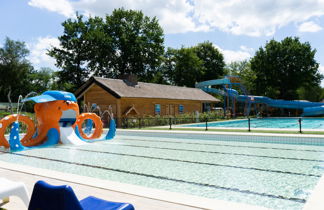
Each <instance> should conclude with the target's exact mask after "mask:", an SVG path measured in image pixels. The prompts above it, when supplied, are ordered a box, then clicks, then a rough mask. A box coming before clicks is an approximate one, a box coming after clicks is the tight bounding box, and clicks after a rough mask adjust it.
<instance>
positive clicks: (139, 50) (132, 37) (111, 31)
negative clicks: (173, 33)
mask: <svg viewBox="0 0 324 210" xmlns="http://www.w3.org/2000/svg"><path fill="white" fill-rule="evenodd" d="M105 32H106V33H107V34H108V36H109V37H111V39H112V42H111V43H112V46H113V47H112V49H113V50H114V51H113V53H112V59H111V68H112V69H113V70H114V71H115V75H114V76H115V77H116V76H118V75H123V74H135V75H137V76H138V78H139V79H140V80H142V81H150V80H151V79H152V78H153V76H154V74H155V73H156V72H157V69H158V67H159V66H160V64H161V59H162V56H163V53H164V46H163V42H164V38H163V30H162V28H161V27H160V25H159V24H158V20H157V19H156V18H155V17H154V18H152V19H151V18H149V17H147V16H144V14H143V13H142V12H139V11H134V10H128V11H126V10H124V9H117V10H114V11H113V13H112V15H111V16H106V23H105ZM102 74H103V75H105V72H102Z"/></svg>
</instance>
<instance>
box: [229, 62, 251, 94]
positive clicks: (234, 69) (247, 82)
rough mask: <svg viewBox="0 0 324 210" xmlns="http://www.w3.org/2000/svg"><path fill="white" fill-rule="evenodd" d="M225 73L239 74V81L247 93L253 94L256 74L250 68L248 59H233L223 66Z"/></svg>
mask: <svg viewBox="0 0 324 210" xmlns="http://www.w3.org/2000/svg"><path fill="white" fill-rule="evenodd" d="M225 74H226V75H234V76H239V77H240V78H241V83H242V84H243V85H244V86H245V87H246V89H247V92H248V93H249V94H255V79H256V75H255V73H254V72H253V71H252V70H251V64H250V62H249V61H247V60H244V61H234V62H231V63H229V64H227V65H226V67H225ZM242 94H243V93H242Z"/></svg>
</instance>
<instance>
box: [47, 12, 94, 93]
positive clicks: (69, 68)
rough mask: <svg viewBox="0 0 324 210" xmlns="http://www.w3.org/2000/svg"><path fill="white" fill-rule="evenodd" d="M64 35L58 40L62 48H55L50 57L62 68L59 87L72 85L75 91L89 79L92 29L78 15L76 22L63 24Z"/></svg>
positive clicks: (59, 74) (68, 21)
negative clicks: (88, 64)
mask: <svg viewBox="0 0 324 210" xmlns="http://www.w3.org/2000/svg"><path fill="white" fill-rule="evenodd" d="M62 25H63V27H64V35H62V36H60V37H59V38H58V39H59V41H60V47H53V48H52V49H51V50H49V52H48V55H50V56H51V57H53V58H55V59H56V66H57V67H60V68H62V70H61V71H59V72H58V77H59V78H60V80H59V81H58V84H59V85H62V86H63V84H65V83H70V84H72V85H71V88H69V89H67V91H73V90H74V89H75V88H76V87H79V86H81V85H82V83H83V82H84V81H85V80H86V79H87V77H88V74H89V72H88V68H87V67H86V62H87V60H88V57H89V56H90V49H91V42H89V41H88V34H87V32H88V31H89V30H90V29H92V28H91V27H90V26H89V24H87V23H86V22H84V21H83V16H82V15H78V14H77V18H76V20H72V19H68V20H66V21H64V22H63V23H62Z"/></svg>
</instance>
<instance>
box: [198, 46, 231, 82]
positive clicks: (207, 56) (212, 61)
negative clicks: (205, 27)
mask: <svg viewBox="0 0 324 210" xmlns="http://www.w3.org/2000/svg"><path fill="white" fill-rule="evenodd" d="M194 51H195V53H196V55H197V57H198V58H199V59H200V60H201V61H202V62H203V64H202V65H203V67H204V71H203V73H202V75H201V78H199V81H205V80H210V79H218V78H220V77H221V76H223V75H224V67H225V62H224V56H223V54H222V53H221V52H219V51H218V49H217V48H215V47H214V46H213V44H212V43H211V42H208V41H207V42H203V43H200V44H198V45H197V46H195V47H194Z"/></svg>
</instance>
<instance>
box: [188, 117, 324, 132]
mask: <svg viewBox="0 0 324 210" xmlns="http://www.w3.org/2000/svg"><path fill="white" fill-rule="evenodd" d="M298 120H299V118H251V120H250V126H251V128H279V129H299V122H298ZM301 124H302V129H316V130H320V129H323V130H324V118H302V121H301ZM182 127H206V123H198V124H191V125H182ZM208 127H222V128H248V120H247V119H244V120H229V121H219V122H209V123H208Z"/></svg>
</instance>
